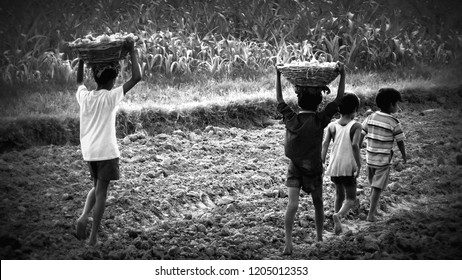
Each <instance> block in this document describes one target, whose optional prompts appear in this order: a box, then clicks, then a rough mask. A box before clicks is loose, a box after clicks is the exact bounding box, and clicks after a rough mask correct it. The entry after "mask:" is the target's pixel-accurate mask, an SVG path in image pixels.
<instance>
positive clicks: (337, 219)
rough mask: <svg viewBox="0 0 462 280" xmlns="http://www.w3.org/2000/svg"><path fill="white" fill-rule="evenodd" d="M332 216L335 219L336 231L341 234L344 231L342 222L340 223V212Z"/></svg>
mask: <svg viewBox="0 0 462 280" xmlns="http://www.w3.org/2000/svg"><path fill="white" fill-rule="evenodd" d="M332 218H333V219H334V232H335V234H337V235H339V234H340V233H342V223H340V218H339V216H338V214H334V215H332Z"/></svg>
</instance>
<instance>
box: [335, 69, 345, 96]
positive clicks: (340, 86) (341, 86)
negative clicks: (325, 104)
mask: <svg viewBox="0 0 462 280" xmlns="http://www.w3.org/2000/svg"><path fill="white" fill-rule="evenodd" d="M337 68H338V71H339V72H340V82H339V84H338V90H337V97H335V100H334V101H335V102H336V103H337V104H339V103H340V100H341V99H342V98H343V96H344V95H345V66H344V65H343V63H341V62H337Z"/></svg>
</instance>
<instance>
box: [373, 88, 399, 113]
mask: <svg viewBox="0 0 462 280" xmlns="http://www.w3.org/2000/svg"><path fill="white" fill-rule="evenodd" d="M398 101H401V93H400V92H399V91H397V90H396V89H394V88H381V89H379V92H378V93H377V96H376V97H375V103H376V104H377V107H379V108H380V110H387V109H388V108H389V107H390V105H392V104H396V102H398Z"/></svg>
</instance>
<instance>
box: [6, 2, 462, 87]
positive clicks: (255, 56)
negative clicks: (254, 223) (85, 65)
mask: <svg viewBox="0 0 462 280" xmlns="http://www.w3.org/2000/svg"><path fill="white" fill-rule="evenodd" d="M16 2H18V1H16ZM458 8H462V7H461V4H460V3H459V2H454V1H450V0H440V1H438V4H435V2H434V1H429V0H424V1H418V0H407V1H398V0H339V1H325V0H305V1H297V0H285V1H283V0H252V1H244V0H208V1H201V0H181V1H180V0H124V1H122V0H97V1H94V0H82V1H71V0H49V1H38V0H23V1H19V2H18V3H15V2H12V1H9V2H6V3H2V7H1V9H0V34H2V40H0V79H1V81H2V82H5V83H16V82H26V83H28V82H41V81H45V80H48V81H50V80H52V81H67V80H69V79H70V78H72V77H73V75H74V67H75V65H76V63H75V58H76V57H75V55H74V54H72V53H70V52H69V51H68V50H67V49H66V47H65V44H64V43H65V42H66V41H73V40H75V39H76V38H78V37H83V36H85V35H87V34H88V33H92V34H101V33H114V32H131V33H136V34H137V35H139V37H140V41H139V42H138V50H139V56H140V60H141V61H140V62H141V64H142V69H143V72H144V74H145V76H146V77H148V80H149V77H154V76H159V75H160V76H163V77H165V78H167V79H171V78H175V77H194V76H195V75H206V76H210V77H216V78H218V77H236V76H242V77H253V76H255V75H258V74H259V73H260V74H261V73H264V72H265V71H266V70H268V69H271V67H273V66H274V64H275V63H277V62H281V61H290V60H293V59H297V60H306V59H308V58H309V57H311V56H314V57H316V58H319V59H323V60H327V61H337V60H340V61H343V62H345V63H346V64H347V65H348V66H350V67H351V68H359V69H378V68H392V67H399V66H405V65H412V64H415V63H430V64H445V63H447V62H449V61H451V60H454V58H456V57H457V56H458V55H459V53H460V49H461V45H462V36H461V35H460V34H461V32H460V31H461V30H462V26H461V25H462V24H461V23H460V21H458V19H459V16H458V14H457V11H458V10H460V9H458ZM12 23H14V24H12ZM308 49H309V51H308ZM129 63H130V61H129V60H127V61H124V62H123V66H124V67H123V69H130V67H129V66H130V65H129ZM126 74H127V73H124V75H126Z"/></svg>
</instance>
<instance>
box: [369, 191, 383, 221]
mask: <svg viewBox="0 0 462 280" xmlns="http://www.w3.org/2000/svg"><path fill="white" fill-rule="evenodd" d="M381 193H382V190H381V189H379V188H374V187H372V194H371V207H370V209H369V214H368V215H367V220H368V221H369V222H375V221H377V218H376V217H375V213H376V211H377V205H378V203H379V199H380V194H381Z"/></svg>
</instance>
